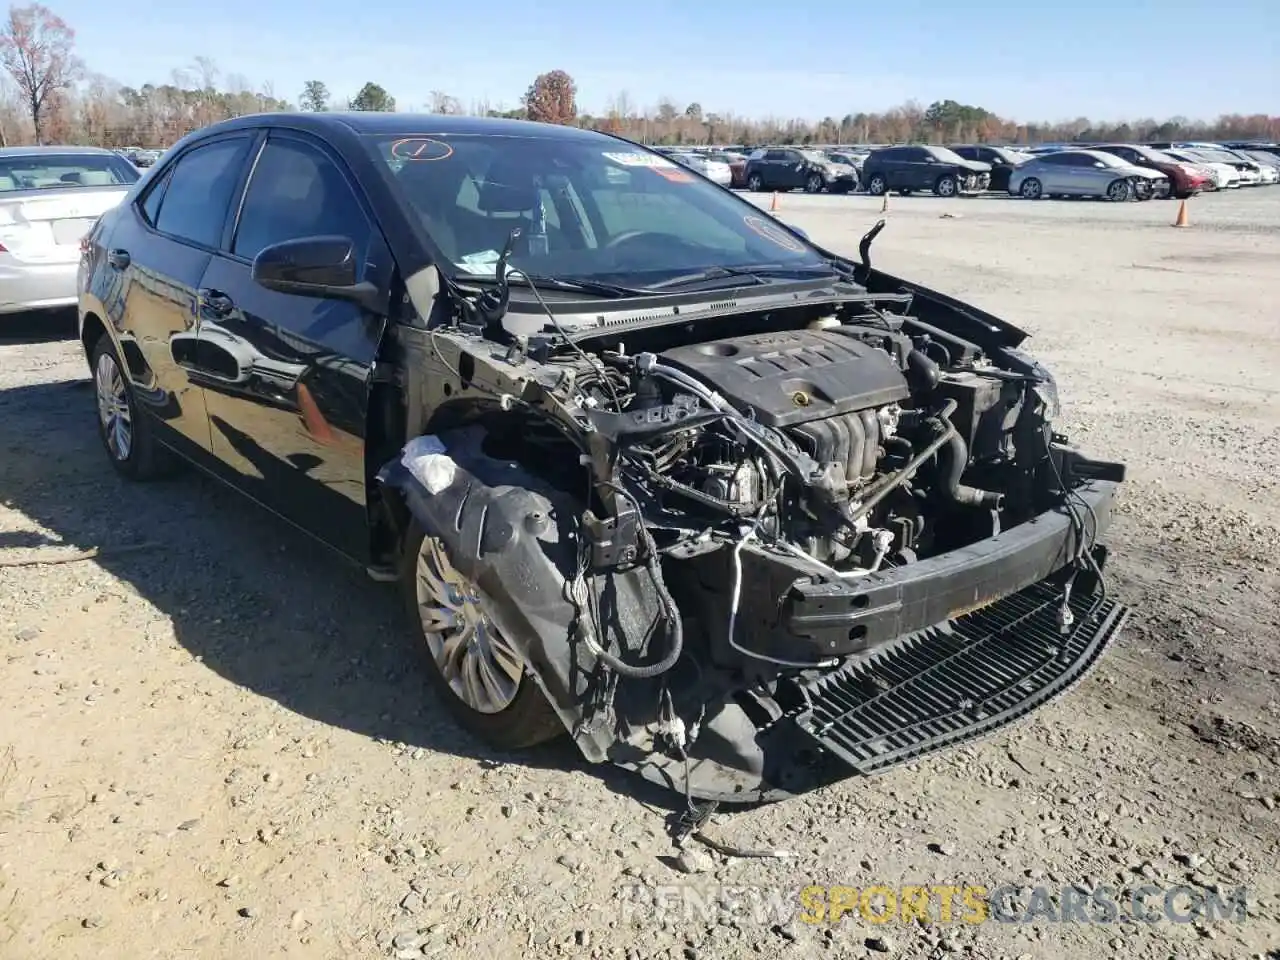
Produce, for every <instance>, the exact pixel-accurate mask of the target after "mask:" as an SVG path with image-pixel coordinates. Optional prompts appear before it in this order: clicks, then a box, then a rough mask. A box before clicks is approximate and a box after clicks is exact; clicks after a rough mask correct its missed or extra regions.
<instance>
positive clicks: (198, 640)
mask: <svg viewBox="0 0 1280 960" xmlns="http://www.w3.org/2000/svg"><path fill="white" fill-rule="evenodd" d="M0 451H4V459H5V467H4V469H3V470H0V499H2V500H3V501H4V502H5V503H6V504H7V505H9V506H10V507H12V508H13V509H16V510H18V511H20V512H21V513H22V514H24V515H25V516H26V517H28V518H29V519H30V520H31V521H32V522H33V524H38V525H39V526H40V527H42V528H44V530H45V531H47V533H46V532H41V531H38V530H28V531H13V532H10V533H6V534H4V535H3V536H0V551H3V552H5V553H9V552H12V553H13V554H14V557H15V558H17V557H18V556H20V554H21V552H22V551H26V550H32V549H42V548H50V547H52V548H55V549H59V550H61V549H64V548H65V549H73V548H74V549H81V550H87V549H90V548H98V549H99V551H100V553H99V555H98V556H97V557H96V558H94V559H93V560H92V561H90V562H93V563H97V564H99V565H100V566H101V567H102V568H103V569H105V570H106V571H108V572H109V573H111V574H112V575H114V576H115V577H117V578H118V579H119V580H121V581H123V582H125V583H127V584H129V585H130V586H131V587H132V588H133V589H134V590H136V591H137V592H138V594H139V595H141V596H142V597H144V598H146V599H147V600H148V601H149V602H150V603H151V604H152V605H153V606H154V607H155V608H156V609H157V610H158V611H159V612H160V614H161V615H162V616H164V617H167V618H168V619H169V620H170V621H171V623H172V629H173V633H174V636H175V637H176V638H177V641H178V642H179V643H180V644H181V645H182V646H183V647H185V648H186V649H187V650H188V651H190V652H191V654H193V655H194V656H198V657H200V658H201V659H202V661H203V664H204V666H205V667H207V668H208V669H210V670H213V671H214V672H216V673H217V674H219V675H220V676H222V677H224V678H226V679H227V680H229V681H231V682H232V683H235V684H237V685H239V686H241V687H244V688H246V689H248V690H251V691H253V692H255V693H257V694H259V695H261V696H266V697H270V698H271V699H273V700H275V701H277V702H278V703H279V704H281V705H282V706H284V707H286V708H287V709H289V710H292V711H294V712H295V713H298V714H301V715H303V716H306V717H309V718H311V719H314V720H316V721H319V722H321V723H325V724H329V725H332V726H334V727H339V728H342V729H345V730H350V731H353V732H356V733H359V734H363V735H365V736H368V737H373V738H383V739H385V740H388V741H392V742H399V743H404V744H406V745H408V746H410V747H424V748H427V749H429V750H433V751H438V752H441V753H446V754H453V755H455V756H460V757H465V758H468V759H471V760H474V761H475V762H476V763H477V764H478V765H480V766H484V767H489V766H493V765H496V764H506V763H517V764H521V765H524V766H527V767H532V768H549V769H560V770H565V771H569V770H582V771H586V772H589V773H590V774H591V775H593V776H595V777H597V778H599V779H600V780H601V781H602V782H603V783H604V784H605V786H607V787H608V788H609V789H611V790H613V791H615V792H617V793H619V794H622V795H625V796H627V797H630V798H632V799H634V800H637V801H638V802H641V803H643V804H646V805H650V806H653V807H656V808H659V809H662V810H665V811H668V812H669V811H671V810H673V809H675V807H676V806H677V805H680V804H682V803H683V799H682V798H681V797H679V796H677V795H676V794H674V793H672V792H670V791H666V790H663V789H662V788H659V787H657V786H653V785H651V784H649V783H648V782H647V781H645V780H643V779H642V778H641V777H640V776H639V775H637V774H631V773H627V772H625V771H622V770H620V769H617V768H615V767H610V766H607V765H595V764H589V763H587V762H586V761H585V760H583V759H582V757H581V756H580V755H579V754H578V752H577V750H576V748H575V747H574V746H573V744H572V743H571V742H570V741H569V739H568V737H564V738H561V739H559V740H557V741H554V742H552V743H550V744H546V745H544V746H542V747H539V748H535V749H532V750H528V751H522V752H520V753H518V754H507V753H502V752H499V751H495V750H491V749H489V748H488V747H486V746H485V745H484V744H482V743H480V742H479V741H477V740H476V739H475V738H473V737H471V736H470V735H468V734H467V733H465V732H464V731H463V730H462V729H461V728H460V727H458V726H457V724H456V723H455V722H454V721H453V719H452V718H451V717H450V715H449V714H448V712H447V711H446V709H445V708H444V706H443V704H442V703H441V702H440V701H439V700H438V698H437V697H436V695H435V694H434V692H433V691H432V690H431V689H430V688H429V686H428V685H427V682H426V676H425V674H424V672H423V665H422V664H421V663H420V661H419V659H418V651H417V650H416V649H415V648H414V647H413V645H412V644H411V643H410V641H409V632H408V630H407V629H406V626H405V623H404V620H403V614H402V613H401V604H400V601H399V597H398V594H397V592H396V588H395V586H393V585H388V584H379V583H374V582H372V581H371V580H369V579H368V578H367V577H366V576H365V575H364V573H363V571H361V570H359V569H357V568H355V567H354V566H352V565H350V564H349V563H348V562H346V561H344V560H342V559H340V558H339V557H338V556H337V555H336V554H333V553H330V552H329V551H327V550H326V549H324V548H323V547H321V546H319V545H318V544H317V543H316V541H314V540H312V539H311V538H309V537H308V536H306V535H305V534H303V533H301V532H300V531H298V530H296V529H294V528H293V527H291V526H289V525H288V524H286V523H285V522H283V521H281V520H279V519H277V518H276V517H275V516H273V515H271V514H269V513H267V512H266V511H264V510H262V509H261V508H259V507H258V506H256V505H255V504H253V503H252V502H250V501H249V500H247V499H245V498H244V497H242V496H241V495H239V494H238V493H236V492H234V491H231V490H229V489H227V488H225V487H223V486H222V485H221V484H220V483H218V482H217V481H215V480H212V479H210V478H208V477H206V476H204V475H203V474H201V473H199V472H198V471H196V470H194V469H180V470H178V471H177V472H176V473H175V475H174V476H173V477H171V478H168V479H165V480H160V481H155V482H151V483H132V482H129V481H127V480H125V479H123V478H121V477H119V476H118V475H117V474H116V472H115V471H114V470H112V469H111V466H110V464H109V463H108V461H107V459H106V455H105V454H104V452H103V451H102V449H101V446H100V444H99V439H98V435H97V431H96V428H95V423H94V411H93V393H92V390H91V384H90V383H89V381H88V380H77V381H70V382H61V383H45V384H37V385H31V386H22V387H16V388H13V389H9V390H5V391H0ZM139 629H140V630H141V629H144V625H141V624H140V625H139ZM139 667H140V668H142V669H143V670H145V669H146V664H139Z"/></svg>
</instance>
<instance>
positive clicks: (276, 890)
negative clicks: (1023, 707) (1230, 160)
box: [0, 188, 1280, 960]
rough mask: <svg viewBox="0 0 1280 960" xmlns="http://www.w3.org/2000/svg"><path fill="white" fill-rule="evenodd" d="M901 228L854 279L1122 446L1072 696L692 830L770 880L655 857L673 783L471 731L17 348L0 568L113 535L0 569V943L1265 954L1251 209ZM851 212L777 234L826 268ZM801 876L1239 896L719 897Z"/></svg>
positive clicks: (1269, 260) (1267, 916) (1268, 470)
mask: <svg viewBox="0 0 1280 960" xmlns="http://www.w3.org/2000/svg"><path fill="white" fill-rule="evenodd" d="M758 199H761V198H758ZM890 205H891V209H890V212H889V214H888V219H889V226H888V228H887V229H886V230H885V232H884V233H883V234H881V236H880V238H879V240H878V241H877V242H876V246H875V251H874V254H875V256H874V259H875V262H876V263H877V264H878V265H881V266H883V267H885V268H886V269H889V270H891V271H894V272H899V273H904V274H907V275H910V276H912V277H914V278H918V279H919V280H921V281H922V282H924V283H926V284H929V285H932V286H935V287H937V288H939V289H941V290H944V291H946V292H949V293H952V294H955V295H957V296H959V297H961V298H963V299H967V300H970V301H973V302H975V303H976V304H978V305H980V306H982V307H985V308H987V309H990V310H991V311H993V312H995V313H996V314H998V315H1001V316H1004V317H1007V318H1008V319H1010V320H1012V321H1014V322H1015V323H1018V324H1020V325H1023V326H1025V327H1026V328H1027V329H1029V330H1030V331H1031V333H1032V334H1033V335H1034V340H1033V342H1032V345H1033V348H1034V349H1035V350H1036V351H1037V352H1038V353H1039V354H1040V355H1041V356H1042V357H1043V358H1044V359H1046V360H1048V361H1049V362H1050V363H1051V364H1052V365H1053V366H1054V367H1055V369H1056V371H1057V372H1058V375H1059V379H1060V381H1061V386H1062V393H1063V401H1064V404H1065V409H1066V414H1065V417H1066V422H1065V424H1064V428H1065V430H1066V431H1067V432H1068V433H1070V434H1071V435H1072V437H1073V439H1075V440H1076V441H1077V442H1079V443H1081V444H1082V445H1083V446H1085V447H1086V448H1087V449H1089V450H1092V451H1095V452H1096V453H1098V454H1099V455H1102V456H1108V457H1114V458H1117V459H1122V460H1124V461H1126V462H1127V463H1129V464H1130V467H1131V473H1130V477H1131V479H1130V482H1129V483H1128V484H1127V485H1126V489H1125V491H1124V499H1123V504H1122V506H1121V508H1120V513H1119V516H1118V518H1117V526H1116V527H1115V528H1114V532H1113V534H1112V536H1111V542H1112V544H1113V548H1114V561H1113V562H1114V567H1113V569H1114V574H1113V576H1112V578H1111V579H1112V584H1111V585H1112V589H1113V590H1114V591H1115V592H1116V593H1117V594H1119V595H1120V596H1121V597H1122V598H1123V599H1124V600H1125V601H1126V602H1128V603H1130V604H1132V605H1133V607H1134V609H1135V614H1134V617H1133V619H1132V621H1131V626H1130V628H1129V630H1128V631H1127V633H1126V635H1125V636H1124V638H1123V639H1122V641H1121V642H1120V643H1119V645H1118V647H1117V648H1116V649H1115V650H1114V652H1113V653H1111V654H1110V656H1109V657H1108V658H1107V659H1105V660H1104V662H1103V664H1102V666H1101V667H1100V668H1099V669H1098V670H1097V671H1096V672H1095V673H1094V674H1093V675H1092V677H1091V678H1090V679H1089V680H1087V681H1086V682H1085V683H1084V684H1083V685H1081V686H1080V687H1079V688H1077V689H1076V690H1075V691H1074V692H1073V693H1072V694H1071V695H1070V696H1069V697H1067V698H1066V699H1064V700H1063V701H1061V702H1059V703H1057V704H1055V705H1054V706H1051V707H1049V708H1047V709H1045V710H1044V711H1042V712H1040V713H1039V714H1037V715H1036V716H1035V717H1034V718H1033V719H1032V720H1030V721H1028V722H1027V723H1025V724H1023V725H1022V726H1020V727H1018V728H1016V730H1015V731H1014V732H1012V733H1007V734H1005V735H1003V736H1000V737H997V738H995V739H993V740H990V741H987V742H985V743H982V744H980V745H977V746H974V747H971V748H966V749H962V750H958V751H954V752H951V753H947V754H945V755H942V756H937V757H934V758H930V759H928V760H927V761H925V762H921V763H918V764H915V765H912V766H910V767H907V768H905V769H901V770H898V771H895V772H891V773H889V774H886V775H885V776H883V777H880V778H877V779H874V780H871V781H862V782H857V781H849V782H846V783H843V784H840V785H838V786H835V787H833V788H829V789H826V790H823V791H820V792H818V793H815V794H813V795H810V796H807V797H805V798H802V799H800V800H796V801H793V802H790V803H786V804H782V805H776V806H770V807H764V808H759V809H755V810H750V811H744V812H739V813H733V814H722V815H720V816H718V817H717V818H716V820H715V822H714V825H713V826H712V827H711V828H709V832H711V833H712V834H713V835H714V836H716V837H717V838H718V839H720V840H721V841H723V842H728V843H733V844H735V845H739V846H746V847H762V846H763V847H785V848H788V849H790V850H791V851H792V852H793V853H794V854H795V856H794V857H792V858H791V859H765V860H759V859H730V860H725V859H721V858H718V857H712V856H710V855H705V854H702V853H698V854H696V855H693V856H686V857H684V858H683V860H676V859H672V857H671V855H672V853H673V851H672V849H671V846H670V842H669V840H668V839H667V837H666V835H665V833H664V818H665V816H666V814H667V812H668V810H669V807H666V806H664V804H666V803H669V798H666V797H664V796H663V795H661V794H659V793H656V792H654V791H651V790H649V789H647V788H646V787H644V786H642V785H641V784H640V783H639V782H638V781H637V780H635V779H632V778H630V777H628V776H625V775H621V774H618V773H615V772H611V771H607V770H604V771H602V770H598V769H594V768H590V767H588V766H586V765H585V764H583V763H581V762H580V761H579V760H578V759H577V758H576V757H575V755H574V754H573V753H572V751H571V750H570V749H569V748H567V747H566V746H564V745H553V746H551V747H549V748H546V749H543V750H539V751H536V752H534V753H531V754H528V755H522V756H520V757H516V758H513V757H507V756H499V755H496V754H493V753H490V752H488V751H487V750H485V749H484V748H483V747H481V746H479V745H477V744H476V743H475V742H474V741H471V740H470V739H468V738H467V737H465V736H464V735H462V734H460V733H458V732H457V730H456V729H455V728H454V726H453V725H452V724H451V723H450V722H449V720H448V719H447V717H445V716H444V714H443V712H442V710H441V708H440V707H439V706H438V704H437V703H436V702H434V701H433V699H432V698H431V697H430V695H429V694H428V693H427V691H426V689H425V687H424V684H423V681H422V678H421V675H420V674H419V672H418V671H417V669H416V667H415V666H414V661H413V658H412V651H409V650H408V649H407V645H406V643H405V641H404V640H403V639H402V636H403V634H402V631H401V628H400V626H399V624H398V622H397V619H396V611H395V605H394V603H393V601H392V597H391V594H390V593H389V588H388V587H386V586H382V585H377V584H373V583H370V582H368V581H366V580H365V579H363V578H362V576H361V575H360V574H358V573H357V572H353V571H352V570H350V569H348V568H347V567H345V566H343V565H341V564H340V563H338V562H335V561H333V560H331V559H330V558H329V557H327V556H325V555H324V553H323V551H318V550H317V549H315V547H314V546H313V545H312V544H311V543H310V542H309V541H307V540H305V539H304V538H302V537H301V536H300V535H297V534H295V533H294V532H292V531H291V530H290V529H288V528H285V527H284V526H283V525H281V524H279V523H277V522H275V521H274V520H272V519H271V518H269V517H268V516H266V515H264V514H261V513H259V512H257V511H256V509H255V508H252V507H250V506H248V505H247V504H243V503H241V501H240V500H238V499H237V498H236V497H235V496H234V495H232V494H230V493H228V492H226V491H224V490H222V489H219V488H217V487H216V486H215V485H214V484H213V483H212V482H211V481H207V480H204V479H202V478H201V477H200V476H197V475H194V474H187V475H184V476H180V477H178V478H176V479H174V480H172V481H167V482H164V483H160V484H155V485H150V486H131V485H128V484H125V483H123V482H122V481H120V480H119V479H117V477H116V475H115V474H114V473H113V472H112V471H111V470H110V468H109V466H108V465H107V463H106V460H105V459H104V457H103V455H102V454H101V453H100V451H99V450H98V448H97V438H96V435H95V432H94V428H93V421H92V416H93V414H92V393H91V391H90V389H89V386H88V383H87V381H86V379H85V370H84V365H83V360H82V359H81V358H80V356H79V355H78V350H77V346H76V345H75V344H74V343H73V342H68V341H66V340H62V339H58V337H59V336H60V335H61V334H62V333H64V332H65V327H64V328H63V330H55V331H52V332H51V333H50V335H49V336H40V335H39V334H40V332H41V330H40V328H39V327H38V326H32V327H31V329H30V330H28V331H27V333H30V334H32V335H30V336H25V335H19V336H10V337H7V338H6V339H4V340H3V341H2V342H0V559H3V560H5V561H12V560H13V559H17V558H20V557H23V556H24V555H26V554H27V553H28V552H30V551H33V550H39V549H42V548H50V547H52V548H54V549H65V550H68V551H70V550H74V549H84V548H90V547H100V548H101V551H102V552H101V554H100V556H98V557H97V558H96V559H92V560H87V561H83V562H75V563H67V564H63V565H58V566H3V567H0V656H3V658H4V669H3V671H2V672H0V957H3V958H6V960H7V958H11V957H12V958H21V960H28V958H45V957H49V958H53V957H57V958H67V957H94V958H96V960H105V958H116V957H119V958H129V960H136V958H139V957H144V956H147V957H157V958H170V957H172V958H178V957H182V958H190V957H199V958H202V960H221V958H227V960H231V958H236V960H240V958H244V957H255V958H256V957H275V956H283V955H288V956H299V957H317V958H326V960H327V958H343V960H347V958H355V957H386V956H394V957H402V958H406V960H407V958H417V957H431V956H442V957H443V956H454V955H457V956H463V955H465V956H475V957H495V958H498V957H501V958H509V957H512V956H516V955H520V954H524V955H528V956H539V957H541V956H566V957H619V958H623V957H625V958H627V960H632V958H664V960H665V958H672V960H685V958H689V960H694V958H721V957H723V958H741V957H751V956H763V957H772V956H783V957H811V956H831V957H852V958H860V957H866V956H870V957H879V956H886V955H888V956H900V957H909V958H930V960H938V958H943V957H951V956H956V957H967V958H984V960H994V958H1009V960H1014V958H1024V960H1032V958H1035V960H1040V958H1046V960H1057V958H1089V960H1094V958H1107V957H1116V958H1160V960H1163V958H1177V960H1188V958H1201V957H1203V958H1208V957H1215V958H1219V957H1220V958H1239V957H1247V956H1259V957H1264V956H1280V952H1278V951H1280V889H1277V871H1276V869H1275V864H1276V863H1277V853H1278V851H1280V809H1277V807H1278V806H1280V704H1278V701H1277V695H1276V681H1277V678H1278V677H1280V576H1278V575H1277V573H1276V570H1275V567H1274V559H1275V557H1276V555H1277V546H1278V544H1280V537H1278V535H1277V534H1278V531H1280V492H1278V490H1277V477H1278V476H1280V404H1278V402H1277V397H1278V396H1280V386H1277V383H1276V380H1275V376H1274V374H1275V371H1277V370H1280V325H1277V322H1276V316H1277V313H1276V311H1277V304H1278V303H1280V189H1270V188H1259V189H1257V190H1254V191H1250V190H1241V191H1236V192H1233V193H1231V194H1227V195H1221V196H1208V197H1203V198H1197V199H1196V200H1193V201H1192V202H1191V203H1190V205H1189V206H1190V214H1191V222H1192V226H1191V228H1190V229H1187V230H1174V229H1171V228H1170V226H1169V225H1170V223H1171V222H1172V220H1173V218H1174V213H1175V204H1173V203H1164V202H1160V201H1153V202H1150V203H1144V204H1124V205H1113V204H1106V203H1098V202H1088V201H1079V202H1040V203H1034V204H1033V203H1028V202H1022V201H1015V200H1006V199H1003V198H989V199H976V200H957V201H950V202H946V201H939V200H935V199H932V198H917V197H912V198H897V197H895V198H892V199H891V200H890ZM879 210H880V202H879V201H877V200H873V199H871V198H867V197H807V196H792V195H783V196H782V197H781V198H780V210H779V211H778V214H779V216H781V217H783V218H784V219H786V220H788V221H789V222H793V223H795V224H797V225H799V226H803V227H804V228H805V229H806V230H808V231H809V233H810V235H811V236H812V237H813V238H814V239H815V241H817V242H820V243H823V244H826V245H828V246H830V247H832V248H836V249H840V250H846V251H849V252H853V251H854V250H855V249H856V245H857V240H858V238H859V236H860V235H861V234H862V232H863V231H864V230H865V229H866V228H867V227H868V226H870V224H871V223H872V222H873V221H874V219H875V218H876V217H877V216H878V215H879ZM5 322H6V323H8V322H9V321H5ZM9 332H10V333H12V332H13V330H12V328H10V331H9ZM687 871H692V872H693V873H694V874H696V875H689V873H688V872H687ZM811 883H815V884H824V885H826V884H841V885H850V886H855V887H867V886H869V885H875V884H882V885H888V886H890V887H892V888H895V889H896V888H898V887H900V886H901V885H903V884H933V885H937V884H954V885H966V884H976V885H983V886H986V887H989V888H994V887H998V886H1001V885H1006V884H1013V885H1023V886H1026V887H1030V886H1034V885H1045V886H1049V887H1052V888H1053V889H1054V890H1055V891H1056V890H1060V889H1061V888H1062V887H1064V886H1068V885H1071V884H1082V885H1085V886H1089V887H1092V886H1094V885H1097V884H1113V885H1115V886H1117V887H1126V886H1135V885H1141V884H1144V883H1150V884H1154V885H1157V886H1161V887H1165V888H1167V887H1169V886H1172V885H1175V884H1179V883H1184V884H1190V885H1192V886H1194V887H1195V889H1197V890H1200V891H1204V890H1207V889H1212V888H1214V886H1215V885H1218V886H1219V889H1220V890H1221V891H1222V892H1223V893H1224V894H1225V893H1229V892H1230V891H1232V890H1234V889H1235V888H1236V887H1238V886H1240V885H1244V886H1246V887H1247V888H1248V890H1249V894H1248V899H1247V902H1248V907H1247V911H1248V912H1247V917H1246V918H1245V920H1244V921H1243V922H1235V921H1223V920H1218V921H1213V920H1210V919H1208V918H1205V919H1204V920H1202V921H1201V922H1195V923H1172V922H1166V921H1161V922H1157V923H1145V922H1133V921H1131V920H1128V919H1127V918H1124V917H1123V915H1122V918H1121V919H1117V921H1116V922H1113V923H1110V924H1097V923H1095V924H1085V923H1056V922H1050V921H1048V920H1046V919H1040V920H1038V921H1037V922H1035V923H1000V922H987V923H984V924H970V923H965V922H961V921H959V919H958V917H959V912H957V914H956V919H953V921H952V922H950V923H943V922H937V921H938V914H937V912H936V909H935V912H934V914H933V917H934V921H935V922H930V923H921V922H919V921H916V922H911V923H905V924H904V923H900V922H896V921H895V922H891V923H887V924H875V923H870V922H868V921H867V920H866V919H865V918H861V917H859V916H857V914H856V912H855V914H853V915H850V916H847V917H845V919H844V920H843V921H842V922H840V923H839V924H836V925H832V924H816V925H815V924H809V923H805V922H803V920H802V919H801V918H800V917H799V916H798V915H797V916H790V917H789V916H788V915H787V913H786V912H785V911H783V910H782V909H781V908H780V907H778V908H777V909H767V910H766V909H761V910H759V911H755V910H750V909H748V910H743V909H733V908H732V904H731V903H729V902H728V901H729V897H728V893H727V892H726V890H725V889H721V888H720V887H717V886H716V885H731V886H735V887H738V888H740V891H739V894H738V895H739V896H740V897H741V898H745V901H741V902H750V903H756V902H757V900H756V899H755V898H757V897H758V898H762V899H761V900H759V901H758V902H760V903H765V904H766V905H767V904H768V902H769V901H768V897H769V896H771V895H776V896H779V897H780V898H781V903H782V904H786V905H790V906H794V904H795V898H794V893H793V892H790V891H794V889H795V888H797V887H800V886H804V885H806V884H811ZM677 884H684V885H685V886H684V888H683V891H684V892H683V893H682V894H681V893H679V892H678V891H675V892H674V893H673V891H674V888H675V885H677ZM637 887H638V888H640V889H641V890H644V891H648V894H650V895H651V894H653V893H654V892H655V890H656V891H657V892H658V893H660V894H662V895H663V896H668V897H674V899H668V900H666V901H665V902H664V906H663V908H662V909H659V908H657V907H651V906H648V905H646V903H645V902H643V901H641V900H637V899H636V898H635V895H634V893H633V891H634V889H635V888H637ZM667 887H671V888H672V891H667V892H666V893H663V891H664V890H666V888H667ZM717 890H719V891H720V893H721V895H722V902H721V904H720V908H719V909H716V908H714V904H710V903H709V901H708V897H709V896H711V895H712V894H713V893H715V892H716V891H717ZM771 890H776V891H778V893H777V894H771V893H770V891H771ZM695 894H696V896H695ZM1027 896H1028V895H1025V894H1024V896H1023V898H1022V900H1021V901H1020V902H1021V903H1025V902H1027ZM681 897H683V899H681ZM1154 902H1156V903H1158V898H1157V900H1156V901H1154ZM777 906H778V905H777V904H775V907H777ZM1040 906H1041V907H1047V909H1049V910H1052V909H1054V906H1053V904H1052V903H1048V904H1045V903H1041V904H1040ZM1042 916H1043V914H1042Z"/></svg>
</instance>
